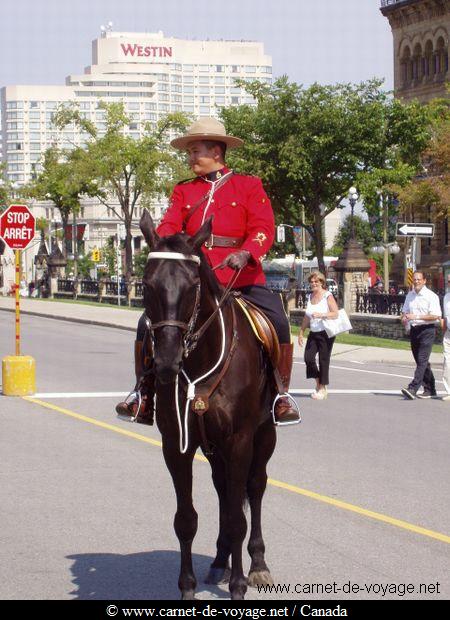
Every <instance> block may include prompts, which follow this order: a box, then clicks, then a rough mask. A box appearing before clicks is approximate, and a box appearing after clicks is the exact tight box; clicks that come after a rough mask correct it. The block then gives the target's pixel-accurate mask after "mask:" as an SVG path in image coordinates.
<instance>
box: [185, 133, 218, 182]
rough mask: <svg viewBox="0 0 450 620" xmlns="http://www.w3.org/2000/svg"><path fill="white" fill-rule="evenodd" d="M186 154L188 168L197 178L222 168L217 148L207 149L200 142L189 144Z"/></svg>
mask: <svg viewBox="0 0 450 620" xmlns="http://www.w3.org/2000/svg"><path fill="white" fill-rule="evenodd" d="M186 154H187V158H188V163H189V166H190V168H191V169H192V171H193V172H194V174H196V175H197V176H203V175H204V174H208V173H209V172H214V170H220V168H222V166H223V163H222V162H221V161H220V150H219V149H218V148H217V147H213V148H208V147H207V146H206V144H205V143H204V142H202V141H201V140H197V141H196V142H190V143H189V144H188V146H187V148H186Z"/></svg>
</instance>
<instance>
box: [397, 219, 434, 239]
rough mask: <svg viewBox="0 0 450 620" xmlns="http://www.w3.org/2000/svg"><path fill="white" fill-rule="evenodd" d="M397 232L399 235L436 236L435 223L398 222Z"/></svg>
mask: <svg viewBox="0 0 450 620" xmlns="http://www.w3.org/2000/svg"><path fill="white" fill-rule="evenodd" d="M395 234H396V236H397V237H434V224H418V223H416V222H413V223H412V224H405V223H403V222H397V227H396V232H395Z"/></svg>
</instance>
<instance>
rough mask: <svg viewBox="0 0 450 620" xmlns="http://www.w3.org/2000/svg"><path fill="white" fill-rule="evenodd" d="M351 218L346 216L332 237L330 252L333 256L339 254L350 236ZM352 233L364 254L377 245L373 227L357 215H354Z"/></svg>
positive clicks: (369, 252)
mask: <svg viewBox="0 0 450 620" xmlns="http://www.w3.org/2000/svg"><path fill="white" fill-rule="evenodd" d="M351 231H352V218H351V215H349V216H347V217H346V218H345V219H344V221H343V222H342V224H341V225H340V227H339V230H338V232H337V235H336V237H335V238H334V243H333V247H332V248H331V249H330V252H331V254H332V255H333V256H340V255H341V254H342V251H343V249H344V247H345V245H346V243H347V242H348V241H349V240H350V238H351ZM354 234H355V239H356V240H357V241H359V242H360V243H361V245H362V247H363V249H364V252H365V253H366V254H371V251H372V247H373V246H375V245H377V243H379V241H378V240H377V239H376V237H375V235H374V232H373V228H372V226H371V225H370V224H369V222H368V221H367V220H364V219H363V218H362V217H360V216H359V215H354Z"/></svg>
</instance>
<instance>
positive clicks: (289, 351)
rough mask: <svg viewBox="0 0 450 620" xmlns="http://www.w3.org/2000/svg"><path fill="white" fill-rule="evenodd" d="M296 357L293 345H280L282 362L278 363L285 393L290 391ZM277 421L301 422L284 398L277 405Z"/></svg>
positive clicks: (289, 402)
mask: <svg viewBox="0 0 450 620" xmlns="http://www.w3.org/2000/svg"><path fill="white" fill-rule="evenodd" d="M293 356H294V345H293V344H280V361H279V362H278V368H277V370H278V372H279V373H280V378H281V383H282V384H283V388H284V391H285V392H288V391H289V383H290V381H291V373H292V363H293ZM275 419H276V421H277V422H281V423H283V422H300V414H299V412H298V409H296V408H295V407H294V406H293V404H292V402H291V401H290V400H289V398H287V396H284V397H282V398H279V399H278V400H277V402H276V404H275Z"/></svg>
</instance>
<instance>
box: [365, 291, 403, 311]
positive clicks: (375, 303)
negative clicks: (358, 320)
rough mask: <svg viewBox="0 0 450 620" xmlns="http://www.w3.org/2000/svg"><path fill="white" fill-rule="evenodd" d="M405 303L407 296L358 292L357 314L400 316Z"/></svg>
mask: <svg viewBox="0 0 450 620" xmlns="http://www.w3.org/2000/svg"><path fill="white" fill-rule="evenodd" d="M404 303H405V295H389V294H387V293H367V292H364V291H357V293H356V308H355V312H360V313H363V314H390V315H393V316H400V314H401V313H402V308H403V304H404Z"/></svg>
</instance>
